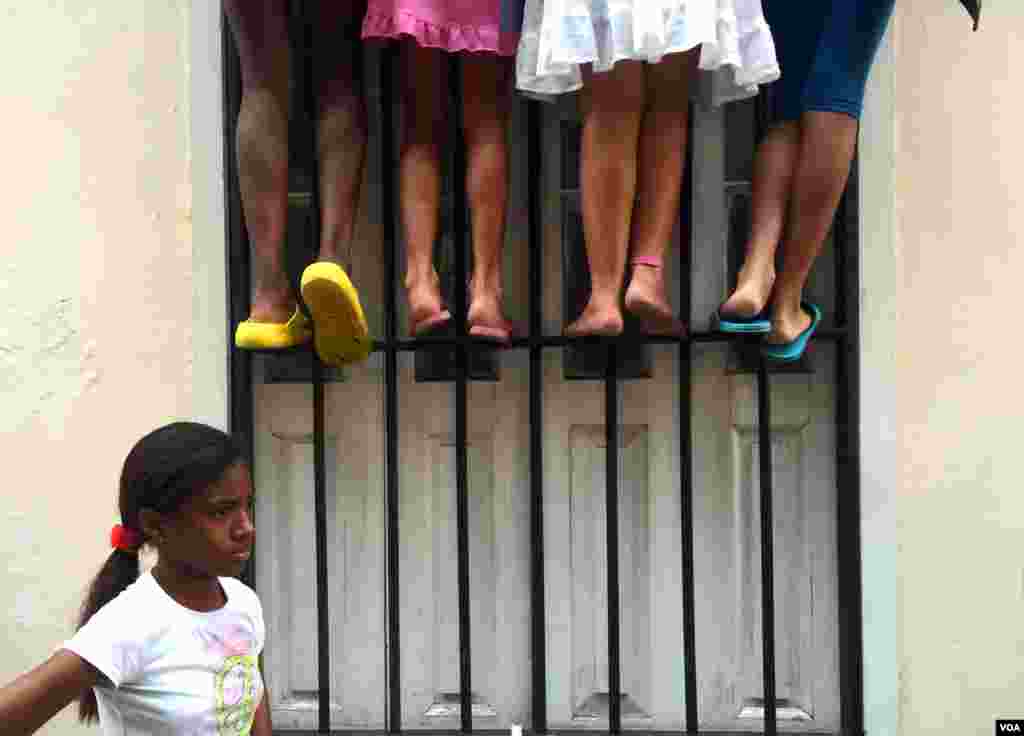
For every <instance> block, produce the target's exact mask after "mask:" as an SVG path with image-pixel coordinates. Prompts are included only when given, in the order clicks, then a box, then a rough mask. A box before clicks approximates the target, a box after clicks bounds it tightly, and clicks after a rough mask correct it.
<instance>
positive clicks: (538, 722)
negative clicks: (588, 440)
mask: <svg viewBox="0 0 1024 736" xmlns="http://www.w3.org/2000/svg"><path fill="white" fill-rule="evenodd" d="M540 104H541V103H539V102H536V101H531V102H528V103H526V110H527V123H526V125H527V164H526V168H527V177H526V179H527V182H528V185H527V186H528V187H529V195H528V196H529V201H528V204H527V206H528V208H529V209H528V216H529V228H530V235H529V237H530V241H529V242H530V265H529V283H530V532H531V534H530V537H531V539H532V540H533V544H532V546H531V549H530V626H531V632H530V633H531V637H532V655H533V678H532V680H533V699H532V702H531V711H532V713H533V731H534V733H544V732H545V731H547V667H546V665H547V659H546V657H547V654H546V650H545V639H544V634H545V631H546V627H545V603H544V440H543V422H544V393H543V392H544V364H543V354H542V348H541V345H540V343H539V342H537V339H538V338H540V337H541V336H542V335H543V332H544V323H543V319H542V317H543V315H542V309H543V302H542V300H543V298H544V288H543V278H544V269H543V264H542V262H541V242H542V241H541V238H542V228H541V202H542V197H543V189H542V186H541V175H542V171H541V110H540Z"/></svg>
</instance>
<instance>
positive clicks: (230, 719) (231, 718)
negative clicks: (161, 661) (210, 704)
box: [196, 621, 263, 736]
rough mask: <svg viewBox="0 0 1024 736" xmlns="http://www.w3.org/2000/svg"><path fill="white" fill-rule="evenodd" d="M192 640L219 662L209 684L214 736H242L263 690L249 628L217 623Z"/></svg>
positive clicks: (201, 630)
mask: <svg viewBox="0 0 1024 736" xmlns="http://www.w3.org/2000/svg"><path fill="white" fill-rule="evenodd" d="M196 636H198V637H199V639H200V640H201V641H202V642H203V643H204V644H205V646H206V651H207V652H208V653H210V654H212V655H214V656H215V657H217V658H218V659H219V660H220V661H219V662H218V663H217V664H216V665H215V669H214V680H213V692H214V701H215V702H214V709H215V712H216V715H217V736H246V735H247V734H248V733H249V731H250V730H251V729H252V722H253V719H254V718H255V716H256V708H257V706H258V705H259V699H260V696H261V694H262V689H263V688H262V681H261V680H260V674H259V663H258V661H257V659H256V654H255V652H256V642H255V637H254V636H253V632H252V627H251V626H245V625H244V624H242V623H240V622H239V623H225V622H223V621H220V622H218V623H217V625H216V626H215V627H213V628H209V629H199V630H197V631H196Z"/></svg>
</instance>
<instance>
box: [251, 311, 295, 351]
mask: <svg viewBox="0 0 1024 736" xmlns="http://www.w3.org/2000/svg"><path fill="white" fill-rule="evenodd" d="M310 337H312V333H311V331H310V329H309V320H307V319H306V315H304V314H303V313H302V310H301V309H299V308H298V307H296V308H295V313H294V314H293V315H292V316H291V318H290V319H289V320H288V321H287V322H285V323H284V324H281V323H280V322H253V321H252V320H251V319H247V320H245V321H244V322H239V323H238V327H236V328H235V347H236V348H239V349H240V350H287V349H288V348H294V347H297V346H299V345H302V344H304V343H307V342H309V339H310Z"/></svg>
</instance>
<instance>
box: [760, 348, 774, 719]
mask: <svg viewBox="0 0 1024 736" xmlns="http://www.w3.org/2000/svg"><path fill="white" fill-rule="evenodd" d="M769 392H770V387H769V382H768V369H767V366H766V365H765V361H764V359H762V360H761V362H760V365H759V366H758V369H757V403H758V408H757V433H758V443H759V445H760V447H759V450H760V460H761V639H762V658H763V662H762V664H763V666H764V670H763V676H764V733H765V736H775V734H776V732H777V727H778V724H777V721H776V712H775V582H774V577H775V576H774V572H775V560H774V553H773V542H774V529H775V525H774V522H773V520H772V430H771V401H770V398H771V397H770V393H769Z"/></svg>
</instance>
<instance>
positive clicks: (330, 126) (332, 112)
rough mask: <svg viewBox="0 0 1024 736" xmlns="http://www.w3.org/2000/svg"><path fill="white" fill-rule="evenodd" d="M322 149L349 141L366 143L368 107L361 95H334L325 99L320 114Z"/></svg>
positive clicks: (319, 124) (319, 127)
mask: <svg viewBox="0 0 1024 736" xmlns="http://www.w3.org/2000/svg"><path fill="white" fill-rule="evenodd" d="M319 118H320V119H319V123H318V129H319V137H320V145H321V147H336V146H339V145H343V144H345V143H346V142H347V141H365V140H366V136H367V128H368V124H367V120H366V105H365V103H364V102H363V98H362V96H361V95H359V94H354V93H350V94H344V95H334V96H332V97H330V98H328V99H325V100H324V101H323V102H322V104H321V108H320V114H319Z"/></svg>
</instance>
